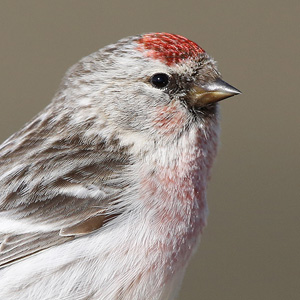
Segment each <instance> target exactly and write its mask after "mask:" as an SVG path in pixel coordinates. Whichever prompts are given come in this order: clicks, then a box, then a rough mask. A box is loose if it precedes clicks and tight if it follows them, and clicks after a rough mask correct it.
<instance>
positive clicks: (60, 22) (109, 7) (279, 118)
mask: <svg viewBox="0 0 300 300" xmlns="http://www.w3.org/2000/svg"><path fill="white" fill-rule="evenodd" d="M299 15H300V4H299V0H295V1H262V0H253V1H240V0H232V1H222V0H216V1H213V0H209V1H206V0H202V1H196V0H195V1H193V0H185V1H174V0H173V1H169V2H168V1H157V0H152V1H137V0H131V1H124V0H123V1H122V0H119V1H113V0H111V1H92V0H85V1H78V0H51V1H49V0H48V1H40V0H37V1H31V0H24V1H17V0H1V2H0V42H1V44H0V45H1V46H0V104H1V109H0V139H1V141H3V140H4V139H6V138H7V137H8V136H9V135H11V134H12V133H13V132H15V131H16V130H18V129H19V128H20V127H21V126H22V125H23V124H24V123H25V122H27V121H29V120H30V119H31V118H32V117H33V116H34V115H35V114H36V113H38V112H39V111H40V110H41V109H42V108H44V107H45V106H46V105H47V104H48V103H49V102H50V100H51V98H52V96H53V95H54V93H55V91H56V89H57V88H58V85H59V83H60V80H61V78H62V76H63V75H64V73H65V71H66V70H67V68H69V67H70V66H71V65H72V64H74V63H75V62H76V61H77V60H79V59H80V58H81V57H83V56H85V55H88V54H90V53H91V52H94V51H96V50H97V49H99V48H101V47H103V46H105V45H107V44H109V43H114V42H116V41H117V40H118V39H120V38H122V37H125V36H129V35H135V34H139V33H145V32H158V31H166V32H171V33H177V34H180V35H183V36H186V37H188V38H189V39H191V40H193V41H195V42H196V43H198V44H199V45H200V46H201V47H203V48H204V49H205V50H206V51H207V52H208V53H209V54H210V55H211V56H213V57H214V58H215V59H216V60H217V61H218V65H219V69H220V71H221V72H222V74H223V78H224V80H226V81H227V82H228V83H230V84H232V85H234V86H235V87H237V88H238V89H240V90H241V91H242V92H243V94H242V95H240V96H238V97H233V98H230V99H228V100H225V101H223V102H222V103H221V107H222V136H221V141H222V143H221V147H220V151H219V155H218V158H217V161H216V163H215V165H214V169H213V174H212V180H211V182H210V185H209V191H208V200H209V207H210V216H209V219H208V227H207V228H206V230H205V232H204V236H203V238H202V242H201V245H200V248H199V250H198V252H197V254H196V255H195V256H194V257H193V259H192V261H191V263H190V265H189V268H188V270H187V274H186V277H185V280H184V282H183V286H182V289H181V292H180V295H179V299H180V300H198V299H200V300H201V299H204V300H217V299H218V300H219V299H230V300H241V299H243V300H248V299H249V300H250V299H251V300H253V299H256V300H266V299H272V300H282V299H289V300H293V299H300V241H299V230H300V217H299V216H300V203H299V202H300V199H299V198H300V197H299V196H300V193H299V178H300V158H299V157H300V151H299V150H300V139H299V137H300V134H299V125H300V122H299V121H300V119H299V113H300V111H299V110H300V97H299V90H300V87H299V86H300V83H299V75H300V74H299V73H300V71H299V70H300V57H299V53H300V40H299V29H300V26H299V25H300V24H299ZM0 226H1V225H0Z"/></svg>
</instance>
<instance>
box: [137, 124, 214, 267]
mask: <svg viewBox="0 0 300 300" xmlns="http://www.w3.org/2000/svg"><path fill="white" fill-rule="evenodd" d="M217 132H218V130H217V127H216V128H215V129H214V130H211V132H203V130H202V129H201V128H198V127H195V128H193V129H191V130H190V131H189V132H186V134H184V135H182V137H181V139H180V140H178V141H176V143H174V144H173V145H172V146H171V147H159V148H157V151H156V153H155V154H151V156H148V157H146V158H145V161H144V162H143V165H142V167H141V169H140V184H141V189H140V190H141V191H142V192H141V195H140V199H141V201H144V213H145V218H146V219H147V218H149V226H150V227H151V228H152V230H153V231H152V234H153V236H157V237H158V240H159V245H160V246H159V247H161V250H162V251H164V252H165V253H168V256H169V258H168V261H167V262H166V263H167V264H169V265H170V268H178V267H183V266H179V265H177V263H176V262H178V263H179V264H182V263H183V264H184V265H185V264H186V263H187V260H188V258H189V257H190V255H191V253H192V251H193V249H194V248H195V246H196V245H197V242H198V240H199V237H200V235H201V232H202V230H203V228H204V226H205V224H206V217H207V202H206V185H207V181H208V176H209V171H210V168H211V165H212V162H213V158H214V156H215V154H216V148H217V140H218V134H217ZM176 265H177V266H176Z"/></svg>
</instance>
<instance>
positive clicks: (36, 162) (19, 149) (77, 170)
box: [0, 116, 130, 267]
mask: <svg viewBox="0 0 300 300" xmlns="http://www.w3.org/2000/svg"><path fill="white" fill-rule="evenodd" d="M52 117H53V116H52ZM48 121H49V122H50V121H51V116H49V120H48ZM45 122H46V123H47V120H45V118H44V119H43V120H40V121H38V120H34V121H33V122H32V123H31V124H29V125H27V126H26V127H25V128H24V129H23V131H20V132H19V133H17V134H15V135H14V136H12V137H11V139H9V140H8V141H6V142H5V143H4V144H3V146H2V147H1V148H0V243H1V245H0V267H4V266H7V265H9V264H11V263H13V262H16V261H18V260H20V259H23V258H25V257H28V256H30V255H33V254H35V253H37V252H39V251H42V250H44V249H47V248H49V247H52V246H54V245H59V244H62V243H65V242H67V241H70V240H72V239H74V238H78V237H80V236H81V235H85V234H89V233H90V232H92V231H94V230H98V229H99V228H101V227H102V226H103V224H104V223H106V222H108V221H109V220H110V219H111V218H112V217H115V216H116V215H117V214H119V213H120V211H118V212H117V213H115V212H114V210H113V205H114V203H115V201H117V200H118V199H119V198H120V195H121V193H122V190H123V189H124V187H125V186H126V185H127V184H128V183H126V180H124V173H125V172H126V168H127V166H128V165H130V158H129V156H128V155H126V153H127V151H126V150H127V149H126V148H125V147H122V146H121V145H120V144H119V142H118V140H116V139H112V140H111V141H109V140H105V141H101V140H98V141H97V143H95V142H91V141H89V142H83V141H82V140H80V138H79V136H80V134H82V133H78V136H77V137H74V136H73V137H68V138H65V139H61V138H60V139H58V138H57V139H53V136H51V130H49V128H48V129H47V131H45V130H46V129H45V128H47V126H45V125H46V123H45ZM47 137H48V138H47ZM26 149H27V151H25V150H26ZM1 174H2V176H1ZM1 218H2V220H5V222H6V223H5V224H6V225H5V226H1ZM7 220H8V221H7ZM15 223H16V224H18V226H14V225H15ZM2 224H3V223H2ZM22 224H23V225H22Z"/></svg>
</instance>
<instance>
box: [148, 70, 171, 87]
mask: <svg viewBox="0 0 300 300" xmlns="http://www.w3.org/2000/svg"><path fill="white" fill-rule="evenodd" d="M169 80H170V79H169V76H168V75H167V74H165V73H157V74H154V75H153V76H152V77H151V79H150V82H151V83H152V85H153V86H154V87H156V88H158V89H161V88H164V87H165V86H167V85H168V83H169Z"/></svg>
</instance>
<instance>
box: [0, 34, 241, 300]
mask: <svg viewBox="0 0 300 300" xmlns="http://www.w3.org/2000/svg"><path fill="white" fill-rule="evenodd" d="M238 94H240V91H239V90H238V89H236V88H234V87H233V86H231V85H229V84H228V83H226V82H225V81H223V79H222V77H221V74H220V72H219V71H218V69H217V66H216V62H215V61H214V59H213V58H212V57H210V56H209V55H208V54H207V53H206V51H205V50H203V49H202V48H201V47H200V46H199V45H198V44H196V43H195V42H192V41H191V40H189V39H188V38H185V37H183V36H180V35H176V34H171V33H165V32H156V33H155V32H154V33H146V34H140V35H135V36H131V37H127V38H123V39H121V40H119V41H118V42H116V43H115V44H111V45H108V46H105V47H104V48H101V49H100V50H98V51H96V52H95V53H92V54H90V55H88V56H86V57H84V58H83V59H81V60H80V61H79V62H78V63H76V64H75V65H74V66H72V67H71V68H70V69H69V70H68V71H67V73H66V75H65V76H64V78H63V80H62V83H61V85H60V87H59V89H58V91H57V92H56V94H55V96H54V98H53V100H52V101H51V103H50V104H49V105H48V106H47V107H46V108H45V109H44V110H42V111H41V112H40V113H39V114H38V115H37V116H36V117H34V118H33V119H32V120H31V121H30V122H28V123H27V124H25V125H24V127H23V128H22V129H20V130H19V131H18V132H16V133H15V134H13V135H12V136H11V137H9V138H8V139H7V140H6V141H4V143H3V144H2V145H1V146H0V224H1V225H0V299H3V300H16V299H18V300H20V299H30V300H46V299H55V300H63V299H64V300H66V299H72V300H74V299H75V300H83V299H89V300H104V299H105V300H115V299H122V300H172V299H175V298H176V297H177V296H178V293H179V289H180V285H181V282H182V280H183V277H184V274H185V270H186V267H187V265H188V262H189V260H190V258H191V256H192V255H193V253H194V252H195V251H196V249H197V247H198V244H199V242H200V238H201V235H202V232H203V229H204V227H205V225H206V223H207V215H208V208H207V200H206V188H207V183H208V180H209V178H210V173H211V172H210V171H211V166H212V164H213V161H214V158H215V156H216V153H217V148H218V140H219V131H220V130H219V128H220V125H219V123H220V122H219V101H220V100H223V99H225V98H228V97H231V96H234V95H238Z"/></svg>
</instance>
